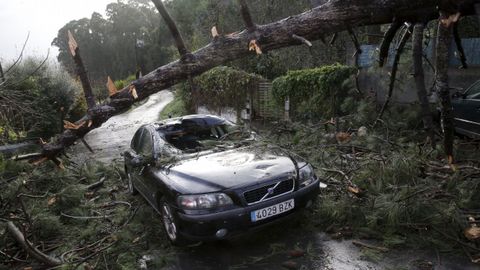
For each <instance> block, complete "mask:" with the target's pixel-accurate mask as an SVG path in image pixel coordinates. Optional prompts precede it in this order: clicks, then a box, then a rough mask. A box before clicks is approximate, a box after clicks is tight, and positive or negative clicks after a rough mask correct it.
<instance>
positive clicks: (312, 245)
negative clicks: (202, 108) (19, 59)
mask: <svg viewBox="0 0 480 270" xmlns="http://www.w3.org/2000/svg"><path fill="white" fill-rule="evenodd" d="M172 100H173V94H172V93H171V92H169V91H161V92H159V93H157V94H155V95H152V96H151V97H149V98H148V100H147V101H145V102H144V103H143V104H142V105H140V106H138V107H136V108H134V109H131V110H130V111H128V112H126V113H124V114H121V115H117V116H114V117H112V118H111V119H109V120H108V121H107V122H105V123H104V124H103V125H102V126H101V127H100V128H97V129H95V130H93V131H92V132H90V133H89V134H87V136H86V137H85V140H86V141H87V142H88V144H89V145H90V146H91V147H92V148H93V150H94V151H95V153H94V154H91V153H90V152H89V151H88V149H87V148H86V147H85V146H84V145H83V144H82V143H78V144H77V145H75V146H74V147H72V148H71V149H70V150H69V153H70V155H71V156H72V158H73V161H75V162H76V163H82V162H85V161H87V160H96V161H100V162H105V163H110V162H122V160H123V158H122V157H121V155H120V154H121V153H122V152H123V151H125V149H127V147H128V146H129V144H130V140H131V138H132V137H133V134H134V132H135V131H136V130H137V129H138V127H139V126H141V125H142V124H145V123H150V122H153V121H156V120H158V116H159V113H160V112H161V110H162V109H163V108H164V107H165V105H167V104H168V103H169V102H171V101H172ZM145 207H149V206H148V205H147V204H145ZM308 218H309V216H308V212H306V213H304V214H303V215H300V216H296V219H293V220H290V221H287V222H286V223H282V224H280V225H278V226H274V227H269V228H266V229H265V230H263V231H261V232H257V233H254V234H248V235H245V236H243V237H241V238H239V239H235V240H232V241H222V242H215V243H205V244H202V245H200V246H196V247H190V248H182V249H177V250H176V254H175V255H174V259H173V261H171V262H170V263H169V265H168V266H167V267H166V268H167V269H170V270H190V269H288V268H287V266H286V265H285V264H286V262H288V263H289V264H290V267H292V268H290V269H335V270H337V269H338V270H350V269H358V270H371V269H422V268H418V265H420V264H421V262H423V261H427V262H431V263H432V264H433V266H434V268H430V269H436V270H450V269H452V270H454V269H458V270H470V269H472V270H473V269H480V267H478V266H477V265H474V264H471V263H469V262H468V260H467V259H466V258H455V257H446V256H438V255H437V254H436V253H435V252H434V251H419V250H402V251H399V250H394V251H390V252H389V253H387V254H386V255H385V256H383V259H381V260H380V261H375V262H370V261H366V260H364V258H363V257H362V252H361V250H360V249H359V248H358V247H356V246H354V245H353V244H352V241H350V240H333V239H331V238H330V237H329V236H328V235H326V234H325V233H322V232H319V230H320V229H318V228H313V229H312V226H311V223H312V222H305V219H308ZM301 219H303V221H302V220H301ZM309 223H310V224H309ZM293 249H300V250H302V251H304V253H305V254H304V255H303V256H301V257H298V258H294V257H290V256H289V251H291V250H293ZM293 267H295V268H293ZM423 269H428V268H423Z"/></svg>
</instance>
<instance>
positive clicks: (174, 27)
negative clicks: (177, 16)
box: [152, 0, 189, 57]
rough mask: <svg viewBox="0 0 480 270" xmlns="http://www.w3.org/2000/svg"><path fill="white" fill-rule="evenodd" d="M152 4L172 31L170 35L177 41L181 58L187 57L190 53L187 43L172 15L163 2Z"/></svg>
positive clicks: (160, 0) (154, 1)
mask: <svg viewBox="0 0 480 270" xmlns="http://www.w3.org/2000/svg"><path fill="white" fill-rule="evenodd" d="M152 2H153V3H154V4H155V7H156V8H157V9H158V12H159V13H160V15H161V16H162V18H163V20H164V21H165V23H166V24H167V26H168V29H170V33H171V34H172V36H173V39H174V40H175V45H176V46H177V49H178V52H179V53H180V56H181V57H184V56H186V55H187V54H188V53H189V52H188V50H187V47H185V43H184V42H183V38H182V35H180V32H179V31H178V28H177V25H176V24H175V22H174V21H173V19H172V17H170V14H168V11H167V9H166V8H165V6H164V5H163V3H162V0H152Z"/></svg>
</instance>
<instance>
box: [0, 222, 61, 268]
mask: <svg viewBox="0 0 480 270" xmlns="http://www.w3.org/2000/svg"><path fill="white" fill-rule="evenodd" d="M7 229H8V231H9V232H10V234H11V235H12V237H13V238H15V240H16V241H17V243H18V244H19V245H20V246H22V248H23V249H24V250H25V251H26V252H27V253H28V254H29V255H31V256H32V257H33V258H35V259H36V260H38V261H40V262H42V263H44V264H46V265H48V266H58V265H61V264H62V262H61V261H60V260H58V259H56V258H53V257H50V256H48V255H46V254H44V253H43V252H41V251H40V250H38V249H37V248H35V247H33V246H32V244H30V242H29V241H28V240H27V239H25V236H24V235H23V234H22V232H21V231H20V230H19V229H18V228H17V226H15V224H13V222H11V221H8V222H7Z"/></svg>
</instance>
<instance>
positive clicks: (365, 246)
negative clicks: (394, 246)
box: [352, 240, 389, 252]
mask: <svg viewBox="0 0 480 270" xmlns="http://www.w3.org/2000/svg"><path fill="white" fill-rule="evenodd" d="M352 244H354V245H355V246H357V247H363V248H368V249H373V250H376V251H380V252H388V251H389V249H388V248H386V247H380V246H374V245H370V244H367V243H364V242H360V241H357V240H353V241H352Z"/></svg>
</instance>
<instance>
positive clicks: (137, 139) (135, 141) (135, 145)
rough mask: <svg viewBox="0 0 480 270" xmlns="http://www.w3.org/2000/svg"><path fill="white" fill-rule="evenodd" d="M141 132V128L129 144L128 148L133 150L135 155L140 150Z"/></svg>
mask: <svg viewBox="0 0 480 270" xmlns="http://www.w3.org/2000/svg"><path fill="white" fill-rule="evenodd" d="M142 132H143V128H141V129H139V130H137V132H135V135H134V136H133V139H132V142H131V144H130V147H131V148H132V149H133V151H135V152H137V153H138V151H139V150H140V137H141V136H142Z"/></svg>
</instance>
